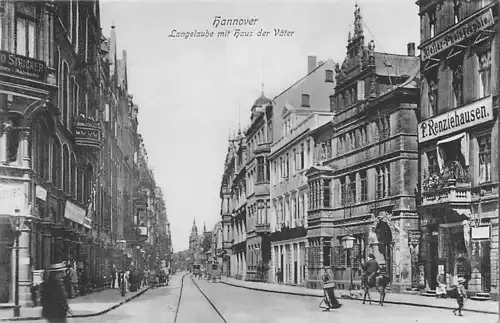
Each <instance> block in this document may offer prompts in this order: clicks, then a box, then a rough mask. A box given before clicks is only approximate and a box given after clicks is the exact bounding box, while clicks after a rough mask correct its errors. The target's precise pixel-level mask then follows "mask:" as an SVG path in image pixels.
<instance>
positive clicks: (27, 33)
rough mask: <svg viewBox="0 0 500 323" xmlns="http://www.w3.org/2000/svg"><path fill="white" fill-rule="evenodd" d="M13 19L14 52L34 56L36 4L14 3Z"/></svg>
mask: <svg viewBox="0 0 500 323" xmlns="http://www.w3.org/2000/svg"><path fill="white" fill-rule="evenodd" d="M15 21H16V23H15V33H16V35H15V40H16V41H15V45H16V54H18V55H22V56H27V57H31V58H36V38H37V37H36V32H37V29H38V28H37V18H36V6H35V5H34V4H29V3H16V13H15Z"/></svg>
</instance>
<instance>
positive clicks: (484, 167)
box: [477, 134, 491, 183]
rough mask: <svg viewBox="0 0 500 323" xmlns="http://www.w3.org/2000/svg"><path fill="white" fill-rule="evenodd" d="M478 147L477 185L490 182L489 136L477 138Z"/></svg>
mask: <svg viewBox="0 0 500 323" xmlns="http://www.w3.org/2000/svg"><path fill="white" fill-rule="evenodd" d="M477 144H478V147H479V183H485V182H489V181H491V134H488V135H484V136H481V137H478V138H477Z"/></svg>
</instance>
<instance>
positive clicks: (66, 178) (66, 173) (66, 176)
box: [62, 145, 71, 193]
mask: <svg viewBox="0 0 500 323" xmlns="http://www.w3.org/2000/svg"><path fill="white" fill-rule="evenodd" d="M62 173H63V191H64V192H65V193H70V192H71V191H70V182H71V181H70V174H71V164H70V162H69V150H68V146H67V145H64V146H63V169H62Z"/></svg>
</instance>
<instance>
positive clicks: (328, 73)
mask: <svg viewBox="0 0 500 323" xmlns="http://www.w3.org/2000/svg"><path fill="white" fill-rule="evenodd" d="M325 82H330V83H333V71H332V70H326V71H325Z"/></svg>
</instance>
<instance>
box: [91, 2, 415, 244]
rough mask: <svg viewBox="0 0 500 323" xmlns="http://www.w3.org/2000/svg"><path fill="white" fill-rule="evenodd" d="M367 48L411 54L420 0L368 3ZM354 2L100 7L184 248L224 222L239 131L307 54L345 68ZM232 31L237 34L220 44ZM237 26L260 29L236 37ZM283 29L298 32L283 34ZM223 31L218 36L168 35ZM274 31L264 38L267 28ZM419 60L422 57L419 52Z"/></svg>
mask: <svg viewBox="0 0 500 323" xmlns="http://www.w3.org/2000/svg"><path fill="white" fill-rule="evenodd" d="M357 3H358V4H359V5H360V7H361V14H362V16H363V22H364V26H363V27H364V35H365V42H366V43H367V42H368V41H370V40H372V39H373V40H374V41H375V45H376V51H379V52H387V53H397V54H406V50H407V49H406V48H407V47H406V45H407V44H408V43H409V42H415V43H416V44H417V46H418V43H419V29H420V26H419V16H418V7H417V5H416V4H415V1H413V0H359V1H357ZM354 5H355V1H354V0H329V1H307V2H306V1H304V2H300V1H291V0H290V1H285V0H281V1H275V2H271V1H263V0H260V1H258V0H238V1H231V2H229V1H209V0H205V1H187V0H183V1H181V0H178V1H170V0H155V1H154V0H140V1H131V0H119V1H117V0H115V1H113V0H101V1H100V6H101V26H102V29H103V32H104V34H105V35H106V36H109V35H110V30H111V26H112V24H114V25H115V30H116V34H117V46H118V53H119V56H120V57H121V52H122V50H126V51H127V66H128V71H127V73H128V82H129V92H131V93H132V94H133V96H134V102H135V103H136V104H138V105H139V116H138V118H139V131H140V133H141V134H142V136H143V138H144V141H145V145H146V148H147V151H148V157H149V165H150V168H151V169H152V170H153V172H154V176H155V180H156V184H157V185H158V186H160V187H161V188H162V190H163V192H164V195H165V202H166V204H167V215H168V219H169V222H170V228H171V232H172V243H173V248H174V250H175V251H180V250H184V249H187V248H188V245H189V240H188V238H189V233H190V230H191V227H192V225H193V220H194V219H196V224H197V226H198V230H199V232H201V231H202V229H203V225H204V224H206V227H207V230H211V229H212V228H213V227H214V225H215V224H216V222H218V221H220V220H221V216H220V198H219V189H220V184H221V179H222V173H223V169H224V161H225V158H226V154H227V149H228V138H229V135H230V133H234V132H236V131H237V130H238V128H239V126H241V127H242V128H244V127H246V126H248V125H249V123H250V109H251V107H252V105H253V103H254V101H255V100H256V99H257V97H258V96H259V95H260V94H261V91H262V88H263V89H264V93H265V95H266V96H267V97H269V98H271V99H272V98H273V97H274V96H275V95H277V94H279V93H280V92H281V91H283V90H285V89H286V88H288V87H289V86H290V85H292V84H293V83H295V82H296V81H297V80H299V79H300V78H302V77H304V76H305V75H306V72H307V57H308V56H317V59H318V61H323V60H327V59H329V58H331V59H333V60H334V61H335V62H339V63H342V61H343V60H344V58H345V54H346V45H347V36H348V32H349V30H352V28H353V26H352V25H353V22H354ZM216 16H220V17H221V19H232V18H242V19H258V20H257V21H256V22H255V24H254V25H252V26H249V25H247V26H240V27H238V26H236V27H235V26H232V27H231V26H229V27H228V26H218V27H215V26H214V24H213V23H214V17H216ZM228 29H229V30H230V31H231V33H230V36H228V37H217V33H218V32H220V31H225V30H228ZM236 29H240V30H241V32H244V33H247V32H252V35H251V36H247V37H243V36H240V37H235V31H236ZM275 29H280V30H287V31H293V34H292V35H291V36H275ZM173 30H177V31H178V32H194V31H195V30H196V31H199V32H208V33H210V32H214V36H213V37H205V38H188V39H185V38H178V37H169V35H171V34H172V31H173ZM261 30H262V31H270V33H269V34H268V36H259V35H258V33H259V31H261ZM417 54H418V53H417Z"/></svg>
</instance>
